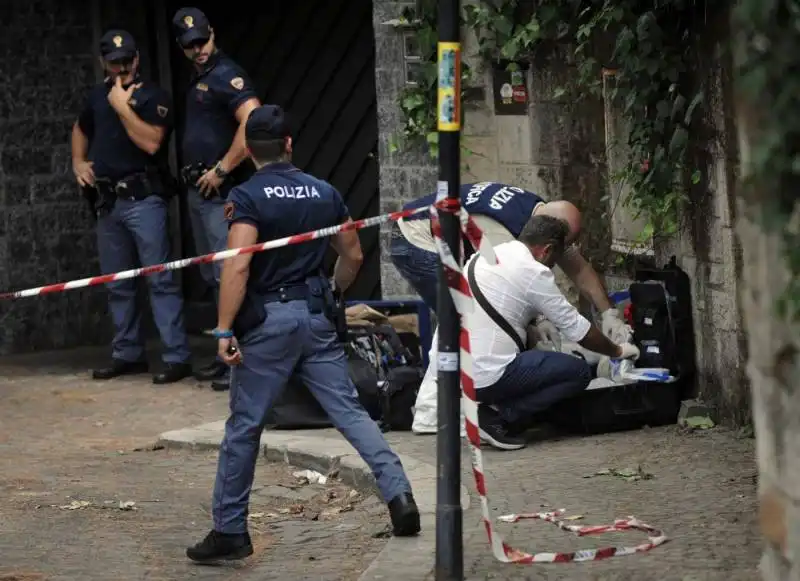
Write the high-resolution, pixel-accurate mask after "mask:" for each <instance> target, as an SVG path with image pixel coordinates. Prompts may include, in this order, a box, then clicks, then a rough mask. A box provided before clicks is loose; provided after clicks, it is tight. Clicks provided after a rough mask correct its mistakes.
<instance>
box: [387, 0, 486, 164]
mask: <svg viewBox="0 0 800 581" xmlns="http://www.w3.org/2000/svg"><path fill="white" fill-rule="evenodd" d="M398 24H401V25H402V26H404V27H407V28H409V29H412V30H414V39H415V42H416V45H417V51H418V53H419V56H420V63H419V66H418V68H417V71H416V84H414V85H407V86H406V87H404V88H403V90H402V91H401V92H400V103H399V105H400V111H401V112H402V114H403V121H404V122H403V127H402V130H401V131H400V133H399V134H398V135H396V136H394V138H393V140H392V143H391V146H390V147H391V149H392V150H398V149H407V148H409V147H419V146H420V145H424V147H425V148H426V149H427V151H428V152H429V153H430V156H431V157H432V158H434V159H435V158H437V157H438V155H439V133H438V131H437V122H436V111H437V103H436V100H437V87H438V69H437V63H436V57H437V54H436V50H437V42H438V32H437V30H436V24H437V11H436V0H422V1H421V2H418V9H417V10H415V9H412V8H408V7H407V8H404V9H403V12H402V15H401V18H400V19H399V20H398ZM470 73H471V71H470V67H469V65H467V64H466V63H462V70H461V86H462V87H466V85H467V84H468V82H469V80H470ZM462 96H463V92H462ZM462 116H463V108H462Z"/></svg>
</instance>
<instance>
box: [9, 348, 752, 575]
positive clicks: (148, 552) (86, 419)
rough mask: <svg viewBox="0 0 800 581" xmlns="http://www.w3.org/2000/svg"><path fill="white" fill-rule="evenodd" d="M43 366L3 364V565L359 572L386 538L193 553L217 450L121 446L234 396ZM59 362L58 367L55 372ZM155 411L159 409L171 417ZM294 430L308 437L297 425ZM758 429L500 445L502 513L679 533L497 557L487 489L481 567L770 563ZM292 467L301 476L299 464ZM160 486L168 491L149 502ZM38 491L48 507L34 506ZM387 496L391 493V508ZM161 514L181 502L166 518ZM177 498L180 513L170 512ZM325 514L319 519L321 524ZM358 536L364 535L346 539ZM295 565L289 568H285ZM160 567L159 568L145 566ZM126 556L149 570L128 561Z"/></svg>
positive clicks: (413, 452)
mask: <svg viewBox="0 0 800 581" xmlns="http://www.w3.org/2000/svg"><path fill="white" fill-rule="evenodd" d="M79 359H80V358H78V357H77V356H75V357H73V360H79ZM35 368H36V367H34V366H33V365H32V363H31V362H30V361H29V362H28V363H24V364H22V365H21V366H20V367H18V368H16V370H15V369H12V367H11V366H9V365H6V366H5V367H4V368H3V369H0V376H2V377H4V379H3V384H2V389H0V410H2V411H1V412H0V413H2V414H3V415H2V418H3V420H2V421H3V428H4V430H3V431H2V433H1V434H0V475H2V476H0V478H3V479H5V480H3V484H5V485H6V486H8V485H9V484H10V485H11V489H12V490H14V486H15V485H16V486H18V484H17V483H14V482H9V483H8V484H6V480H13V479H16V480H17V481H19V483H21V484H22V488H21V489H20V488H17V489H16V490H17V491H18V492H21V493H26V494H29V496H26V495H25V494H22V495H21V496H20V499H18V500H16V501H14V502H10V501H9V500H8V499H7V500H6V503H4V504H3V505H0V531H2V533H0V554H2V555H3V556H4V560H3V561H2V564H0V572H5V570H8V568H9V567H12V566H15V567H17V568H18V569H20V568H21V567H23V566H25V567H27V569H28V570H29V571H30V572H37V571H39V572H42V571H44V572H48V571H59V572H60V574H61V576H55V575H53V576H52V577H50V578H52V579H64V580H66V579H70V580H71V579H76V580H77V579H89V580H91V579H93V578H97V579H100V578H102V579H108V578H113V577H114V576H116V577H117V578H119V579H126V580H127V579H144V578H147V579H186V578H193V577H192V576H198V577H199V576H202V577H204V578H206V577H209V578H212V579H217V578H225V579H227V578H231V579H245V580H246V579H271V578H274V579H287V580H288V579H292V580H294V579H298V580H299V579H347V578H354V577H355V576H356V575H357V572H358V571H360V570H363V569H364V568H365V567H366V566H367V565H368V563H369V562H370V561H371V558H372V555H375V554H377V553H378V551H379V550H380V549H381V547H382V546H383V545H382V544H381V543H383V542H384V541H383V540H382V539H372V536H371V533H372V531H371V530H369V531H368V532H369V533H370V534H369V535H363V534H362V536H360V537H355V536H351V537H348V536H347V535H348V534H351V532H349V531H341V532H337V533H336V534H334V535H333V536H329V537H327V538H324V539H322V540H319V539H316V540H311V541H309V543H302V542H299V541H298V540H297V536H294V537H293V536H292V535H293V534H298V533H296V530H297V529H294V530H292V529H291V528H287V527H285V526H284V527H282V528H279V529H275V530H266V529H265V530H264V532H263V534H262V535H261V536H260V537H259V543H260V545H259V546H260V549H259V551H260V552H259V556H258V558H257V559H254V560H253V563H254V564H253V565H251V567H250V568H246V569H238V570H225V571H218V570H213V569H212V570H208V569H202V568H196V567H194V568H187V567H186V565H185V563H184V562H183V561H182V559H181V558H180V554H181V552H182V550H183V547H184V545H185V544H186V542H187V541H191V540H193V539H194V537H195V536H196V535H197V533H198V532H200V533H202V532H204V531H205V529H206V527H207V506H208V491H209V487H210V484H211V474H212V472H213V460H212V459H211V458H210V457H205V456H203V455H201V456H197V455H190V454H187V453H186V452H181V451H171V450H170V451H158V452H136V453H127V452H126V453H125V454H122V455H120V454H119V453H118V450H125V451H128V450H131V449H132V448H135V447H140V446H146V445H147V444H150V443H152V442H153V441H154V439H155V436H156V435H157V434H159V433H161V432H163V431H166V430H171V429H176V428H183V427H188V426H192V425H197V424H201V423H206V422H212V421H216V420H219V419H221V418H223V417H224V416H225V409H224V397H223V398H221V397H220V396H219V395H218V394H213V393H211V392H209V391H208V390H200V389H196V388H194V387H193V382H185V384H181V385H178V386H173V387H168V388H161V389H160V390H159V389H158V388H153V387H151V386H150V385H149V383H146V382H145V381H142V382H136V383H123V382H119V383H115V384H114V385H113V386H109V387H107V388H105V387H104V388H100V387H98V386H96V385H93V384H87V383H86V382H85V381H84V380H83V379H82V378H83V377H85V376H76V375H75V370H74V369H69V368H61V369H58V368H53V367H45V368H44V369H42V368H39V369H37V372H36V373H37V374H36V375H32V374H31V373H30V372H26V371H24V369H35ZM48 370H49V371H50V372H51V373H52V374H51V375H46V373H47V372H48ZM70 374H71V375H70ZM5 378H9V379H5ZM148 418H156V422H155V424H154V422H153V420H152V419H148ZM215 425H217V426H218V425H219V423H218V422H217V423H216V424H215ZM7 426H8V427H7ZM273 434H274V433H273ZM306 434H308V432H306ZM277 437H278V436H276V435H272V436H271V435H270V434H269V433H267V434H266V436H265V438H266V440H267V441H269V440H270V438H277ZM281 437H282V438H284V440H285V439H286V438H289V439H292V438H295V436H294V435H293V434H292V433H288V434H287V433H286V432H284V433H283V436H281ZM303 438H306V439H309V440H310V439H313V440H315V441H317V442H320V441H322V442H323V444H322V446H323V448H324V447H325V446H330V449H331V454H332V455H341V454H344V453H349V452H343V450H346V446H343V443H342V442H341V441H340V440H339V436H338V435H337V434H336V433H335V432H329V431H327V430H323V431H314V436H313V437H308V436H302V435H300V434H297V436H296V439H295V441H296V442H297V444H296V446H297V447H299V446H300V443H302V440H303ZM388 439H389V440H390V442H392V444H393V446H394V447H395V449H396V450H397V451H398V452H400V453H401V454H403V455H404V456H405V457H406V458H409V459H411V460H412V461H413V460H416V461H417V464H418V466H417V468H415V469H414V470H417V471H418V470H420V469H421V467H422V466H423V465H426V466H427V465H431V466H435V463H436V462H435V440H434V439H433V438H432V437H420V436H413V435H411V434H408V433H391V434H389V435H388ZM753 444H754V441H753V440H752V439H748V438H743V437H738V436H737V434H735V433H732V432H729V431H725V430H720V429H714V430H709V431H705V432H693V433H686V432H682V431H680V430H679V429H677V428H675V427H671V428H659V429H645V430H640V431H633V432H625V433H618V434H608V435H603V436H597V437H584V438H563V439H550V440H546V441H540V442H536V443H533V444H532V445H531V446H530V447H528V448H527V449H525V450H522V451H518V452H506V453H500V452H494V451H487V452H486V454H485V462H486V468H487V477H488V487H489V494H490V499H491V503H492V507H493V514H494V515H496V516H500V515H502V514H506V513H510V512H524V511H539V510H541V509H542V508H560V507H564V508H567V509H568V511H569V512H570V513H571V514H578V515H583V516H584V517H585V518H584V520H583V521H582V522H585V523H587V524H588V523H592V524H594V523H609V522H611V521H612V520H613V519H614V518H618V517H623V516H627V515H635V516H637V517H639V518H640V519H642V520H644V521H645V522H648V523H650V524H653V525H656V526H660V527H663V528H664V530H665V531H666V532H667V533H668V534H669V536H670V537H671V538H672V541H671V542H669V543H667V544H666V545H664V546H662V547H659V548H657V549H655V550H654V551H652V552H651V553H648V554H644V555H635V556H631V557H622V558H617V559H611V560H608V561H605V562H599V563H590V564H573V565H534V566H512V565H504V564H500V563H497V562H495V561H494V560H493V558H492V556H491V554H490V552H489V547H488V544H487V542H486V536H485V532H484V530H483V529H482V527H481V526H480V520H479V514H478V512H477V510H476V507H477V503H476V502H474V501H473V502H472V508H470V509H469V510H468V511H467V513H466V514H465V519H464V520H465V531H466V535H465V538H466V540H465V572H466V578H467V579H469V580H495V579H498V580H499V579H510V580H516V579H569V580H572V579H574V580H601V579H602V580H612V579H615V580H631V581H634V580H635V581H646V580H647V579H659V580H675V581H716V580H720V581H722V580H725V581H745V580H750V579H753V580H755V579H758V578H759V577H758V574H757V571H756V565H757V562H758V559H759V554H760V545H759V542H758V536H757V535H756V503H755V490H756V481H755V479H756V476H755V474H756V468H755V462H754V451H753V448H754V446H753ZM268 445H269V444H268ZM462 461H463V463H464V469H465V470H464V472H465V479H464V483H465V484H466V485H467V487H468V489H469V491H470V492H473V491H474V484H473V483H472V481H471V480H470V479H469V476H468V475H469V471H468V464H467V462H468V460H467V456H466V454H465V455H464V457H463V459H462ZM609 469H616V470H625V469H635V470H636V471H639V472H640V474H643V475H646V477H645V478H644V479H641V480H633V481H632V480H629V479H625V478H621V477H618V476H612V475H604V474H601V475H597V474H596V473H598V472H604V471H607V470H609ZM431 470H432V468H431ZM278 476H279V475H277V474H275V475H274V477H276V478H277V477H278ZM587 476H591V477H587ZM282 477H287V476H286V474H285V473H283V475H282ZM431 478H432V477H428V479H427V480H426V482H428V483H429V485H427V486H425V487H424V493H423V492H422V490H423V487H419V490H420V495H422V494H424V496H425V498H420V499H419V500H420V501H421V502H422V503H424V504H425V505H427V506H430V505H431V503H432V502H433V501H434V498H433V493H432V482H433V481H432V480H431ZM262 481H263V478H262ZM153 483H155V485H154V484H153ZM149 489H153V490H156V491H157V493H158V496H157V497H155V496H153V495H151V496H150V498H147V495H146V494H145V493H144V491H145V490H149ZM41 492H48V493H50V492H55V494H54V496H60V497H61V498H64V499H65V500H64V502H63V504H66V503H67V502H66V501H67V500H68V499H66V497H67V496H68V495H72V496H73V498H74V499H78V500H82V499H92V500H95V501H98V502H105V501H106V500H114V501H119V500H123V501H124V500H133V501H135V502H137V506H139V507H141V508H140V510H139V511H135V512H123V511H119V509H118V508H117V509H113V508H112V509H104V510H101V509H82V510H81V509H79V510H73V511H70V510H61V509H57V508H56V509H53V508H51V507H50V506H49V505H50V504H57V503H58V502H61V501H54V502H51V501H50V500H44V499H43V498H40V497H38V496H37V495H36V494H37V493H41ZM7 496H8V497H9V498H11V495H8V494H7ZM429 497H430V498H429ZM155 499H158V500H161V501H163V502H162V503H148V502H146V501H147V500H155ZM181 502H184V503H185V504H184V505H181V504H180V503H181ZM270 502H273V503H275V502H279V501H277V500H276V501H270ZM151 504H152V506H151ZM37 505H39V506H42V507H43V508H40V509H35V508H32V507H34V506H37ZM267 505H268V506H272V505H271V504H269V503H265V506H267ZM112 506H113V505H112ZM156 506H157V507H158V512H156V510H155V508H154V507H156ZM359 510H360V509H359ZM363 510H364V512H363V513H360V512H357V511H353V512H351V513H345V514H344V515H342V516H341V518H342V519H343V520H341V521H335V522H337V523H339V524H345V525H352V524H357V523H358V522H359V521H352V520H344V519H351V518H356V517H357V515H358V514H364V518H365V519H367V520H365V521H363V522H369V523H372V522H374V523H375V527H377V528H380V527H381V526H382V523H383V522H385V520H382V519H385V517H381V516H379V517H368V516H367V513H369V512H370V511H368V510H367V509H366V508H364V509H363ZM170 511H172V512H170ZM261 512H265V513H266V512H269V510H264V511H261ZM378 512H380V511H379V510H378V509H377V507H376V508H375V513H378ZM159 514H164V515H168V516H167V517H165V518H164V519H163V520H162V521H159V520H157V516H158V515H159ZM170 514H174V515H175V518H171V517H169V515H170ZM10 515H14V516H13V518H12V517H11V516H10ZM42 515H44V518H43V516H42ZM180 518H183V520H180ZM372 518H375V520H374V521H373V520H370V519H372ZM311 522H313V523H314V526H316V525H318V524H320V523H318V522H316V521H311ZM8 523H11V524H10V525H9V524H8ZM306 524H309V523H301V524H300V525H298V526H300V528H301V530H305V529H303V527H304V526H305V525H306ZM23 525H24V526H23ZM92 527H94V528H92ZM365 528H366V527H365ZM498 529H499V530H500V531H501V532H503V533H504V534H506V535H507V537H508V540H509V541H510V543H511V544H512V545H514V546H515V547H517V548H519V549H522V550H528V551H545V550H547V551H567V550H572V549H575V548H578V547H596V546H606V545H608V544H615V545H619V544H631V543H637V542H639V541H640V540H641V537H640V536H637V535H633V534H629V535H622V534H615V535H602V536H600V537H594V538H591V537H590V538H582V539H578V538H574V537H572V536H570V535H569V534H567V533H563V532H561V531H559V530H558V529H556V528H555V527H554V526H552V525H549V524H547V523H541V522H537V521H524V522H521V523H518V524H515V525H503V524H501V525H499V526H498ZM433 532H434V531H433V530H432V527H431V526H430V524H429V526H428V528H427V529H426V530H425V531H424V534H423V536H422V537H421V539H420V540H419V541H409V542H406V541H404V540H401V539H396V540H393V541H392V542H393V543H394V542H398V543H400V544H398V545H397V548H398V549H397V551H396V552H395V551H393V550H386V551H384V552H383V553H381V558H379V560H378V561H376V563H378V562H381V560H383V565H382V567H379V568H377V569H375V570H374V571H373V572H374V573H376V574H378V575H381V577H377V576H376V577H370V578H375V579H378V578H380V579H383V580H384V581H388V580H391V579H397V580H398V581H399V580H402V581H407V579H408V578H409V575H408V573H407V572H408V571H409V570H411V568H412V565H413V563H414V561H418V562H422V563H424V564H426V565H427V564H429V563H431V562H432V560H433V555H432V553H433ZM324 534H325V533H323V536H324ZM352 534H353V535H355V534H356V532H355V531H352ZM343 538H348V539H352V540H350V541H345V542H344V543H342V539H343ZM315 542H316V543H318V544H317V546H318V547H319V549H318V550H320V551H324V552H325V555H326V557H324V558H323V561H322V562H320V559H317V560H315V561H305V562H304V563H303V565H302V566H300V565H297V563H298V562H299V560H298V559H297V558H291V557H289V558H287V555H297V554H302V555H308V553H305V552H303V553H300V552H301V551H308V550H310V549H311V547H312V546H313V543H315ZM279 543H282V544H279ZM365 543H367V544H365ZM362 544H364V545H363V546H365V547H366V548H365V549H362ZM53 547H57V548H56V549H53ZM8 555H10V557H8ZM348 559H352V562H353V565H352V566H351V567H350V568H349V569H348V571H349V572H352V574H353V577H346V576H341V575H338V576H337V573H335V572H334V571H336V570H335V569H333V568H332V567H333V566H332V564H331V563H332V562H333V563H335V566H336V567H340V566H342V564H343V563H349V561H348ZM387 559H388V560H387ZM291 563H294V565H292V564H291ZM281 566H283V567H285V569H283V570H281V569H280V567H281ZM291 566H295V567H299V568H298V569H294V570H292V569H289V568H288V567H291ZM80 567H83V568H91V567H94V568H95V570H97V571H101V572H102V573H98V575H102V576H96V577H92V576H91V575H89V574H87V573H81V574H79V572H78V570H79V568H80ZM4 568H5V569H4ZM148 568H149V571H150V572H149V574H148V576H145V571H148ZM170 568H172V569H170ZM124 570H128V571H132V572H133V573H131V574H128V575H125V574H124V573H122V571H124ZM371 570H372V569H371ZM301 571H302V572H301ZM270 575H272V576H270ZM414 578H419V579H422V578H423V577H422V576H419V577H414ZM429 578H430V579H433V576H432V575H431V576H429ZM0 579H2V577H0Z"/></svg>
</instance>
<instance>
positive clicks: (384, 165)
mask: <svg viewBox="0 0 800 581" xmlns="http://www.w3.org/2000/svg"><path fill="white" fill-rule="evenodd" d="M407 6H408V7H412V8H413V7H414V2H396V1H394V0H374V2H373V13H372V16H373V27H374V30H375V85H376V91H377V99H378V135H379V137H378V139H379V152H378V154H379V162H380V192H381V201H380V211H381V214H384V213H386V212H393V211H396V210H399V209H400V207H401V206H402V205H403V204H405V203H406V202H409V201H411V200H414V199H416V198H418V197H420V196H424V195H426V194H429V193H431V192H433V191H434V190H435V189H436V178H437V176H438V173H439V170H438V166H437V164H436V162H435V161H434V160H432V159H431V158H430V157H429V156H428V155H427V154H426V153H423V152H419V151H399V152H391V151H390V147H389V144H390V143H391V141H392V139H393V137H394V136H395V135H397V134H398V132H399V131H400V130H401V129H402V126H403V119H402V114H401V112H400V108H399V107H398V105H397V103H398V98H399V96H400V93H401V91H402V90H403V87H404V86H405V77H404V74H405V73H404V69H403V34H402V33H401V32H400V31H398V30H397V29H395V28H394V27H392V26H389V25H386V24H384V22H386V21H388V20H392V19H396V18H399V17H400V15H401V13H402V10H403V8H404V7H407ZM392 227H393V225H392V224H385V225H383V226H382V227H381V238H380V248H381V288H382V289H383V296H384V298H389V297H391V298H399V297H413V296H415V295H416V293H414V291H413V289H412V288H411V287H410V286H409V285H408V283H407V282H406V281H405V280H404V279H403V278H402V277H401V276H400V274H399V273H398V272H397V270H396V269H395V268H394V265H393V264H392V261H391V259H390V258H389V247H390V240H391V239H390V232H391V229H392Z"/></svg>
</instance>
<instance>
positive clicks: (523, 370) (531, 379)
mask: <svg viewBox="0 0 800 581" xmlns="http://www.w3.org/2000/svg"><path fill="white" fill-rule="evenodd" d="M591 380H592V371H591V369H590V368H589V364H588V363H586V361H584V360H583V359H581V358H580V357H574V356H572V355H567V354H566V353H555V352H552V351H539V350H537V349H529V350H528V351H523V352H522V353H520V354H519V355H517V356H516V358H515V359H514V360H513V361H512V362H511V363H509V365H508V367H506V369H505V371H504V372H503V375H502V376H501V377H500V379H499V380H498V381H497V383H495V384H494V385H490V386H489V387H482V388H479V389H477V390H476V396H477V399H478V402H479V403H482V404H491V405H495V406H496V407H497V411H498V412H499V413H500V417H502V418H503V419H504V420H505V421H506V422H508V423H512V424H513V423H519V422H524V421H526V420H529V419H530V418H531V417H532V416H534V415H536V414H538V413H540V412H543V411H545V410H550V409H552V408H553V406H554V405H556V404H558V403H559V402H562V401H566V400H568V399H570V398H572V397H574V396H576V395H578V394H580V393H581V392H582V391H583V390H585V389H586V388H587V387H588V386H589V382H590V381H591Z"/></svg>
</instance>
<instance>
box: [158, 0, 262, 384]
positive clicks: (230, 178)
mask: <svg viewBox="0 0 800 581" xmlns="http://www.w3.org/2000/svg"><path fill="white" fill-rule="evenodd" d="M172 26H173V31H174V34H175V37H176V39H177V41H178V44H179V45H180V47H181V49H182V50H183V52H184V54H185V55H186V57H187V58H188V59H189V60H190V61H191V62H192V65H193V69H194V76H193V78H192V80H191V84H190V87H189V89H188V92H187V94H186V123H185V128H184V133H183V138H182V146H181V154H182V158H183V161H182V163H183V165H184V167H183V169H182V171H181V173H182V177H183V180H184V182H185V183H186V186H187V202H188V206H189V214H190V217H191V223H192V233H193V235H194V241H195V246H196V249H197V252H198V253H199V254H206V253H209V252H216V251H218V250H221V249H223V248H224V247H225V240H226V237H227V234H228V228H227V223H226V222H225V217H224V215H223V210H222V207H223V204H224V203H225V199H226V196H227V193H228V191H229V190H230V189H231V187H233V186H234V185H236V183H237V182H239V181H241V174H242V173H244V171H245V170H246V167H244V166H243V165H242V162H244V161H245V160H246V158H247V152H246V151H245V140H244V124H245V121H246V120H247V116H248V115H249V114H250V112H251V111H252V110H253V109H255V108H256V107H258V105H259V101H258V98H257V97H256V93H255V90H254V88H253V84H252V83H251V81H250V79H249V77H248V76H247V73H245V71H244V70H243V69H242V68H241V67H240V66H239V65H237V64H236V63H235V62H234V61H233V60H231V59H230V58H229V57H228V56H227V55H226V54H225V53H224V52H223V51H222V50H220V49H219V48H218V47H217V45H216V38H215V34H214V29H213V28H212V27H211V24H210V23H209V21H208V18H206V15H205V14H203V12H201V11H200V10H198V9H197V8H191V7H189V8H181V9H180V10H178V11H177V12H176V13H175V16H174V17H173V19H172ZM221 264H222V263H221V262H215V263H212V264H204V265H201V266H200V269H201V274H202V276H203V279H204V280H205V281H206V283H207V284H208V285H209V286H210V287H212V288H213V289H214V291H215V294H216V292H217V290H218V286H219V273H220V266H221ZM226 375H227V367H226V366H225V365H224V364H223V363H222V362H221V361H220V360H219V359H217V360H215V361H214V362H213V363H212V364H211V365H210V366H208V367H206V368H204V369H202V370H200V371H199V372H198V373H197V374H196V377H197V378H198V379H200V380H214V379H216V380H218V381H215V382H214V383H213V384H212V386H213V387H214V388H215V389H218V390H222V389H227V387H228V381H227V378H226Z"/></svg>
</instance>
